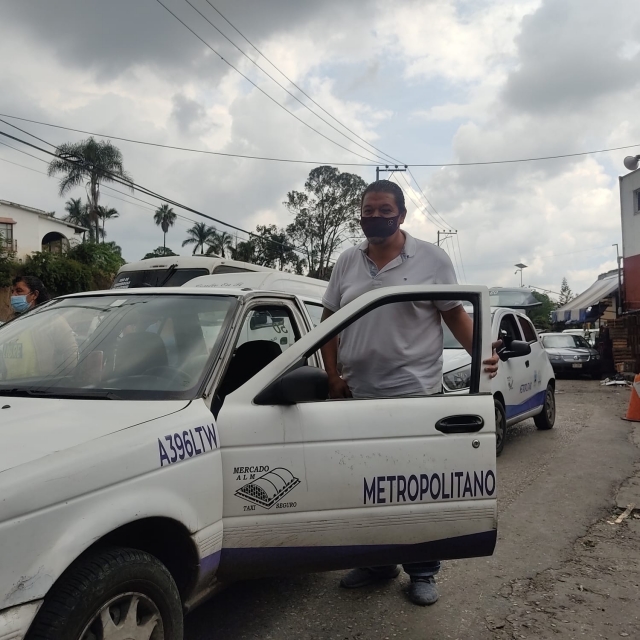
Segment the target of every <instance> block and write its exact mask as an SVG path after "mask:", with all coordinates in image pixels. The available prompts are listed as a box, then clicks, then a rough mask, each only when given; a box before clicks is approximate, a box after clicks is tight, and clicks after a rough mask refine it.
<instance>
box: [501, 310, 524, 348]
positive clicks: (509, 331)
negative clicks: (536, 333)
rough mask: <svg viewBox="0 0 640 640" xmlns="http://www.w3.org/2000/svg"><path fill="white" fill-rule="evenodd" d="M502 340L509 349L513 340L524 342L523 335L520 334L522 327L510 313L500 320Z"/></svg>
mask: <svg viewBox="0 0 640 640" xmlns="http://www.w3.org/2000/svg"><path fill="white" fill-rule="evenodd" d="M499 332H500V338H501V339H502V340H503V341H504V343H505V346H506V347H508V346H509V345H510V344H511V342H513V340H522V334H521V333H520V327H518V323H517V322H516V318H515V316H514V315H513V314H512V313H508V314H506V315H505V316H503V318H502V320H500V329H499Z"/></svg>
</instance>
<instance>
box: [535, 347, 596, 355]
mask: <svg viewBox="0 0 640 640" xmlns="http://www.w3.org/2000/svg"><path fill="white" fill-rule="evenodd" d="M545 351H546V352H547V353H548V354H550V355H556V356H586V355H589V356H594V355H597V354H598V352H597V351H596V350H595V349H587V348H586V347H545Z"/></svg>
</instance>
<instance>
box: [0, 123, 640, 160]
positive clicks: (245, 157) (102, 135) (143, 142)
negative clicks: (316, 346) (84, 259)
mask: <svg viewBox="0 0 640 640" xmlns="http://www.w3.org/2000/svg"><path fill="white" fill-rule="evenodd" d="M0 116H3V117H5V118H12V119H14V120H21V121H23V122H30V123H32V124H39V125H42V126H44V127H52V128H54V129H62V130H64V131H73V132H75V133H82V134H84V135H89V136H98V137H100V138H111V139H113V140H121V141H123V142H131V143H132V144H141V145H146V146H150V147H158V148H160V149H171V150H174V151H187V152H189V153H202V154H205V155H212V156H222V157H227V158H240V159H243V160H263V161H268V162H287V163H292V164H315V165H334V166H338V167H374V168H375V167H376V166H378V164H377V163H365V162H331V161H320V160H296V159H291V158H272V157H267V156H250V155H243V154H240V153H223V152H221V151H208V150H206V149H193V148H190V147H177V146H173V145H168V144H160V143H157V142H148V141H146V140H135V139H132V138H124V137H122V136H114V135H110V134H108V133H96V132H95V131H86V130H83V129H74V128H73V127H64V126H62V125H57V124H51V123H49V122H42V121H40V120H31V119H29V118H22V117H19V116H13V115H10V114H8V113H0ZM47 144H50V143H47ZM52 146H53V145H52ZM634 147H640V143H639V144H629V145H625V146H623V147H611V148H609V149H596V150H593V151H581V152H578V153H565V154H560V155H555V156H540V157H533V158H519V159H514V160H492V161H486V162H431V163H424V162H422V163H420V162H411V163H405V162H402V163H400V164H402V166H407V167H473V166H483V165H493V164H513V163H517V162H537V161H541V160H557V159H561V158H575V157H578V156H589V155H594V154H597V153H608V152H609V151H621V150H623V149H632V148H634Z"/></svg>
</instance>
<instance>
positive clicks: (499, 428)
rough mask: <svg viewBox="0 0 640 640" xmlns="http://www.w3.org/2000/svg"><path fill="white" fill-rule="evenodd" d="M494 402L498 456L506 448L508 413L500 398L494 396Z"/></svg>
mask: <svg viewBox="0 0 640 640" xmlns="http://www.w3.org/2000/svg"><path fill="white" fill-rule="evenodd" d="M493 404H494V407H495V412H496V457H497V456H499V455H500V454H501V453H502V450H503V449H504V441H505V439H506V436H507V414H506V412H505V410H504V405H503V404H502V402H500V400H498V399H497V398H494V400H493Z"/></svg>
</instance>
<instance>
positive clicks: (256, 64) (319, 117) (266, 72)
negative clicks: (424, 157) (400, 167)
mask: <svg viewBox="0 0 640 640" xmlns="http://www.w3.org/2000/svg"><path fill="white" fill-rule="evenodd" d="M185 2H186V3H187V4H188V5H189V6H190V7H191V8H192V9H193V10H194V11H196V12H197V13H198V14H199V15H200V16H201V17H202V18H203V19H204V20H206V21H207V22H208V23H209V24H210V25H211V26H212V27H213V28H214V29H215V30H216V31H217V32H218V33H219V34H220V35H221V36H222V37H223V38H224V39H225V40H227V41H228V42H230V43H231V44H232V45H233V46H234V47H235V48H236V49H237V50H238V51H239V52H240V53H241V54H242V55H243V56H244V57H245V58H246V59H247V60H249V62H251V64H253V65H255V66H256V67H257V68H258V69H260V71H262V73H264V74H265V75H266V76H267V77H268V78H269V79H270V80H273V82H275V83H276V84H277V85H278V86H279V87H280V88H281V89H282V90H283V91H285V92H286V93H287V94H288V95H289V96H291V97H292V98H293V99H294V100H295V101H296V102H298V103H299V104H301V105H302V106H303V107H304V108H305V109H307V111H309V112H310V113H311V114H313V115H314V116H315V117H316V118H318V119H319V120H321V121H322V122H324V123H325V124H326V125H327V126H329V127H331V128H332V129H333V130H334V131H335V132H336V133H338V134H339V135H341V136H343V137H344V138H346V139H347V140H348V141H349V142H351V143H353V144H355V145H356V146H358V147H360V148H361V149H364V151H366V152H367V153H371V150H370V149H367V147H365V146H363V145H361V144H360V143H359V142H357V141H356V140H353V139H352V138H350V137H349V136H348V135H347V134H346V133H344V132H343V131H340V129H338V128H337V127H335V126H334V125H332V124H331V123H330V122H328V121H327V120H325V119H324V118H323V117H322V116H321V115H319V114H317V113H316V112H315V111H314V110H313V109H312V108H311V107H310V106H309V105H307V104H305V103H304V102H303V101H302V100H300V98H298V96H296V95H295V94H293V93H291V91H289V89H287V88H286V87H285V86H284V85H283V84H282V83H280V82H278V80H276V79H275V78H274V77H273V76H272V75H271V74H270V73H269V72H268V71H267V70H266V69H264V68H263V67H261V66H260V65H259V64H258V63H257V62H256V61H255V60H254V59H253V58H251V57H250V56H249V55H248V54H247V53H246V52H245V51H243V50H242V49H241V48H240V47H239V46H238V45H237V44H236V43H235V42H234V41H233V40H231V38H229V36H227V35H226V34H225V33H224V32H223V31H221V30H220V29H219V28H218V27H217V26H216V25H215V24H213V22H211V20H209V18H207V16H205V15H204V13H202V11H200V9H198V8H197V7H196V6H195V5H194V4H193V3H192V2H191V0H185ZM209 4H211V3H209ZM211 6H212V7H213V5H211ZM213 8H214V9H215V7H213ZM276 69H277V67H276ZM277 70H278V71H280V70H279V69H277ZM287 80H288V78H287ZM383 153H384V152H383ZM374 155H375V156H376V157H377V158H379V159H380V160H382V161H383V162H389V160H388V159H386V158H383V157H382V156H379V155H377V154H374ZM385 155H386V154H385ZM389 157H390V156H389Z"/></svg>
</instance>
